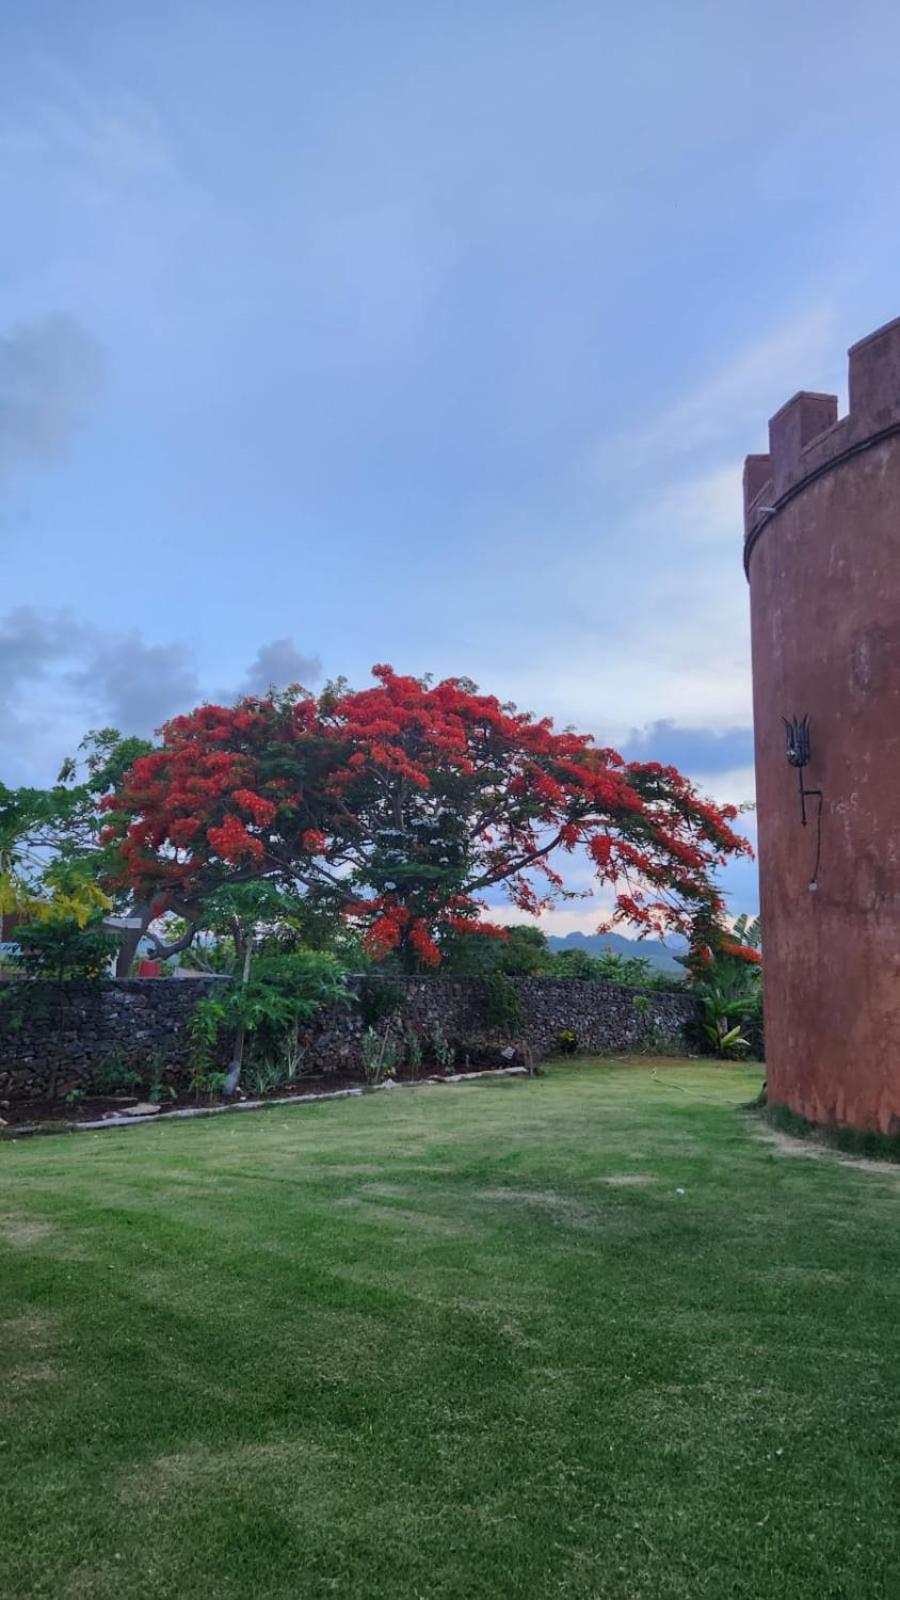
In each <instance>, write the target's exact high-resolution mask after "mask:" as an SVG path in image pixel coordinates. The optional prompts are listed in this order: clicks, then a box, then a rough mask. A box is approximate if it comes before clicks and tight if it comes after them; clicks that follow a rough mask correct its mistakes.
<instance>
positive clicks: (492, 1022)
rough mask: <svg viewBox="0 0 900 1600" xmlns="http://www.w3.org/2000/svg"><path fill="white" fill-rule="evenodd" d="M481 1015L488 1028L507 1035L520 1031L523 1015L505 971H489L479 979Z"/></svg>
mask: <svg viewBox="0 0 900 1600" xmlns="http://www.w3.org/2000/svg"><path fill="white" fill-rule="evenodd" d="M481 993H482V1015H483V1017H484V1020H485V1022H486V1023H487V1025H488V1027H489V1028H492V1029H493V1028H496V1030H497V1032H498V1033H501V1034H503V1035H505V1036H509V1035H510V1034H512V1033H518V1032H520V1030H521V1028H522V1025H523V1022H524V1016H523V1012H522V1002H521V1000H520V999H519V993H518V990H517V989H516V986H515V984H514V983H512V982H511V980H510V979H509V978H508V977H507V976H506V973H505V972H491V973H489V974H488V976H487V977H486V978H482V980H481Z"/></svg>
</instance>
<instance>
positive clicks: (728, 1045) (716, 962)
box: [679, 916, 763, 1061]
mask: <svg viewBox="0 0 900 1600" xmlns="http://www.w3.org/2000/svg"><path fill="white" fill-rule="evenodd" d="M741 948H743V949H747V950H756V951H758V950H759V949H760V924H759V918H758V917H757V918H755V919H753V920H751V919H750V918H749V917H747V916H741V917H738V919H737V921H736V922H735V924H734V928H733V930H732V933H731V935H730V937H729V939H728V940H727V941H724V942H721V941H716V942H713V943H712V944H711V946H710V948H709V950H708V952H707V954H706V958H705V960H704V961H703V963H702V964H697V962H696V959H695V958H694V957H693V956H689V957H685V958H679V959H680V960H682V961H683V964H684V965H686V966H688V967H689V970H690V972H691V978H692V988H693V991H694V993H695V994H696V995H697V998H698V999H699V1001H700V1005H701V1008H702V1013H703V1014H702V1019H701V1023H700V1037H701V1039H702V1041H703V1045H704V1047H705V1048H706V1049H707V1050H709V1051H710V1052H711V1053H712V1054H713V1055H715V1056H718V1057H719V1059H720V1060H722V1061H733V1060H737V1059H739V1058H740V1057H741V1056H745V1055H747V1053H748V1052H749V1051H750V1049H751V1048H752V1041H753V1040H754V1039H755V1040H757V1041H758V1042H761V1039H762V1029H763V991H762V968H761V966H760V965H759V964H758V963H757V962H754V961H752V960H748V959H746V957H741V956H740V955H738V954H736V953H735V952H736V951H738V950H740V949H741Z"/></svg>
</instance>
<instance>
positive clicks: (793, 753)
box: [781, 716, 824, 889]
mask: <svg viewBox="0 0 900 1600" xmlns="http://www.w3.org/2000/svg"><path fill="white" fill-rule="evenodd" d="M781 720H782V722H783V723H784V731H785V739H786V749H785V754H786V756H787V758H788V761H789V762H790V765H791V766H792V767H796V769H797V778H798V781H799V784H800V821H801V823H802V825H803V827H804V828H805V827H806V821H807V818H806V802H807V800H817V801H818V806H817V807H816V864H815V866H814V868H813V875H812V877H811V878H810V880H809V887H810V888H811V889H816V888H818V877H819V857H820V856H821V853H822V803H823V800H824V795H823V793H822V790H821V789H808V788H807V787H806V783H805V781H804V777H803V773H804V770H805V768H806V767H808V766H809V758H810V748H811V747H810V737H809V717H808V716H807V717H791V719H790V721H789V720H788V718H787V717H782V719H781Z"/></svg>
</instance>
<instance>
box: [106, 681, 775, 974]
mask: <svg viewBox="0 0 900 1600" xmlns="http://www.w3.org/2000/svg"><path fill="white" fill-rule="evenodd" d="M373 676H374V678H375V684H374V686H373V687H371V688H368V689H362V690H358V691H355V690H352V689H349V688H348V687H347V686H346V684H344V683H343V682H338V683H337V684H334V685H330V686H329V687H328V688H327V689H326V690H325V691H324V693H323V694H322V695H321V696H320V697H319V698H318V699H316V698H314V697H313V696H311V695H309V694H307V693H306V692H305V691H298V692H296V693H293V694H288V695H280V696H279V695H272V696H269V697H267V698H264V699H245V700H242V701H241V702H240V703H239V704H238V705H237V706H234V707H231V708H226V707H222V706H200V707H199V708H198V709H197V710H195V711H192V712H190V713H189V714H188V715H187V716H182V717H176V718H174V719H173V721H171V722H169V723H167V724H166V725H165V727H164V728H163V729H162V730H161V741H162V742H161V745H160V747H159V748H158V749H156V750H154V751H153V752H152V753H151V754H149V755H146V756H143V757H142V758H140V759H139V760H137V761H135V762H134V764H133V766H132V768H131V770H130V771H129V772H128V773H127V774H126V776H125V778H124V780H123V782H122V784H121V785H120V786H119V788H118V791H117V793H116V794H114V795H112V796H110V797H109V798H108V800H107V801H106V802H104V803H105V805H106V807H107V811H108V831H107V834H106V836H105V837H106V839H107V840H108V841H114V840H117V841H118V845H119V863H120V871H119V881H120V882H121V883H123V884H125V883H127V884H128V885H129V886H130V887H131V888H132V889H133V890H134V891H135V893H136V894H137V895H138V896H140V897H147V896H151V897H154V898H155V901H156V904H157V907H158V909H160V910H161V909H163V908H166V909H171V910H174V911H177V912H178V913H179V914H181V915H183V916H186V917H187V918H188V919H191V918H192V917H196V915H197V912H198V908H199V907H200V906H202V904H203V902H204V900H205V899H206V898H207V897H208V896H209V895H210V894H212V893H214V892H215V891H216V890H217V889H218V888H220V887H222V886H223V885H225V884H229V883H239V882H244V881H247V880H251V879H257V878H273V879H276V880H280V881H282V882H284V883H288V884H292V885H297V886H299V887H300V888H301V890H303V891H305V892H306V893H308V894H309V895H311V896H313V897H314V898H315V899H316V900H318V901H319V902H321V903H323V904H328V905H331V906H333V907H336V908H338V909H340V910H341V911H342V912H343V913H344V914H345V915H346V916H347V917H348V918H349V919H351V920H355V921H356V922H358V923H359V925H360V926H362V928H363V929H364V931H365V937H366V943H367V947H368V949H369V950H370V952H371V953H372V954H373V955H374V956H376V957H377V956H380V955H384V954H386V953H387V952H388V951H391V950H396V951H398V952H399V953H400V954H401V956H403V957H404V958H405V959H407V960H410V961H415V960H418V961H421V962H424V963H425V964H432V965H433V964H436V963H437V962H438V961H439V960H440V939H441V936H442V934H444V933H446V931H447V930H450V929H452V930H455V931H470V932H475V931H483V932H491V931H496V930H492V929H491V928H490V925H489V924H487V923H485V922H484V921H483V919H482V912H483V909H484V906H483V896H484V894H485V893H486V892H487V891H490V890H496V889H497V888H498V887H502V888H503V889H505V891H506V894H507V895H508V897H509V898H510V899H511V900H512V901H513V903H514V904H515V905H517V906H518V907H520V908H521V909H523V910H526V911H531V912H540V911H541V910H542V909H543V908H544V907H546V906H547V905H548V904H549V903H550V902H551V901H552V900H553V899H554V898H556V897H557V896H559V895H560V894H562V893H565V892H566V890H565V883H564V878H563V876H562V873H561V871H560V862H561V861H562V859H563V858H564V857H565V856H566V855H571V854H572V853H573V852H576V851H583V852H586V853H587V855H588V857H589V858H590V860H591V861H592V863H593V866H594V869H595V872H596V875H597V878H598V879H599V881H600V882H601V883H602V884H607V885H610V886H612V889H613V893H614V899H615V916H616V917H617V918H618V919H620V920H623V921H627V922H630V923H632V924H634V925H636V926H637V927H639V928H640V929H642V930H646V931H658V932H664V931H667V930H678V931H681V932H687V933H688V934H690V933H691V930H692V928H693V927H694V925H695V923H696V922H697V921H698V919H699V920H700V921H701V922H703V923H704V924H705V925H707V924H708V923H709V922H710V920H711V919H712V920H715V919H716V918H717V917H718V915H719V913H720V911H721V909H722V907H721V901H720V899H719V896H718V893H717V891H716V888H715V885H714V873H715V869H716V867H717V866H718V865H719V864H721V863H723V862H724V861H725V860H726V858H727V857H729V856H731V855H736V854H741V853H746V852H749V845H748V844H747V843H746V841H745V840H743V839H741V838H740V837H739V836H738V835H737V834H736V833H734V832H733V830H732V828H731V826H730V824H731V822H732V821H733V820H734V817H735V815H736V812H735V810H734V809H733V808H731V807H717V806H714V805H712V804H710V803H709V802H708V801H706V800H704V799H703V798H702V797H701V796H700V795H699V794H698V793H697V792H696V790H695V789H694V788H693V786H692V785H691V784H690V783H689V782H688V780H687V779H686V778H684V777H682V775H681V774H680V773H679V772H677V771H676V770H675V768H673V767H663V766H660V765H658V764H657V763H655V762H625V761H623V760H622V758H621V757H620V756H619V755H617V754H616V752H615V751H613V750H606V749H599V748H597V747H596V746H595V745H594V744H593V742H592V740H591V738H590V736H589V735H585V734H578V733H573V732H570V731H564V732H557V731H556V730H555V729H554V727H553V725H552V723H551V722H550V721H549V720H547V719H543V720H536V719H535V718H534V717H533V716H531V715H530V714H528V713H524V712H520V711H518V710H516V708H515V707H514V706H511V705H502V704H501V703H500V702H499V701H498V700H497V699H495V698H494V697H493V696H491V695H484V694H481V693H479V692H478V690H477V688H476V686H475V685H474V684H472V683H470V682H469V681H468V680H466V679H462V678H450V679H446V680H445V681H443V682H441V683H437V684H432V683H430V682H428V681H422V680H419V679H416V678H410V677H401V676H400V675H398V674H397V673H395V672H394V671H393V669H392V668H391V667H376V668H375V669H374V672H373Z"/></svg>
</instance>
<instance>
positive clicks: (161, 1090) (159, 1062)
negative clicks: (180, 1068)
mask: <svg viewBox="0 0 900 1600" xmlns="http://www.w3.org/2000/svg"><path fill="white" fill-rule="evenodd" d="M176 1098H177V1096H176V1093H175V1090H174V1088H173V1087H172V1085H171V1083H166V1064H165V1062H164V1060H163V1058H162V1056H159V1055H155V1056H153V1058H152V1059H151V1062H150V1080H149V1087H148V1089H147V1099H148V1100H149V1101H150V1103H151V1105H154V1106H158V1105H159V1104H160V1102H161V1101H163V1100H175V1099H176Z"/></svg>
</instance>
